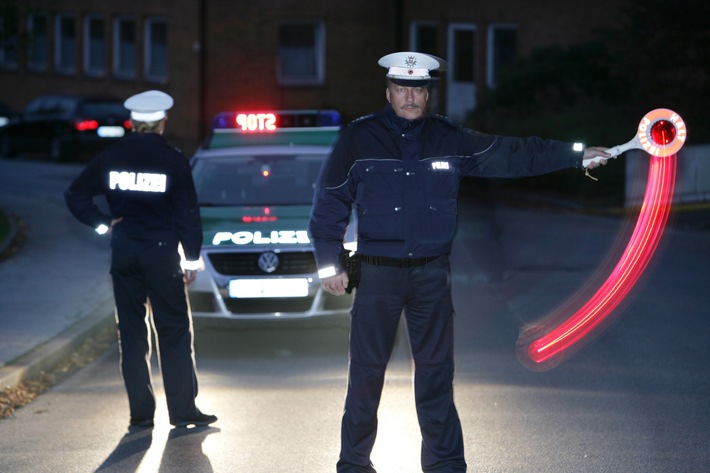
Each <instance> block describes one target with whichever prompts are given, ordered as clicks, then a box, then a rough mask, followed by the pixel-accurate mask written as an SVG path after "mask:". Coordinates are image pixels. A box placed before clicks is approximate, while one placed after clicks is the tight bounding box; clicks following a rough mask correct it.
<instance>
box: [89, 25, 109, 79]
mask: <svg viewBox="0 0 710 473" xmlns="http://www.w3.org/2000/svg"><path fill="white" fill-rule="evenodd" d="M84 72H85V73H86V74H88V75H91V76H103V75H104V74H106V22H105V21H104V19H103V18H100V17H98V16H94V15H89V16H87V17H85V18H84Z"/></svg>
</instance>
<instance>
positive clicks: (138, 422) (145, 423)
mask: <svg viewBox="0 0 710 473" xmlns="http://www.w3.org/2000/svg"><path fill="white" fill-rule="evenodd" d="M130 425H131V427H143V428H148V427H153V419H134V418H132V417H131V424H130Z"/></svg>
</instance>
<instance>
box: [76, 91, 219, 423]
mask: <svg viewBox="0 0 710 473" xmlns="http://www.w3.org/2000/svg"><path fill="white" fill-rule="evenodd" d="M124 105H125V107H126V108H127V109H129V110H130V111H131V125H132V127H133V132H132V133H130V134H129V135H127V136H126V137H125V138H123V139H122V140H121V141H120V142H118V143H116V144H114V145H112V146H110V147H108V148H107V149H106V150H104V151H103V152H101V153H100V154H98V155H97V156H96V157H95V158H94V159H93V160H92V161H91V162H90V163H89V164H88V165H87V167H86V168H85V169H84V171H83V172H82V173H81V174H80V175H79V176H78V177H77V178H76V179H75V180H74V182H72V184H71V185H70V187H69V189H68V190H67V191H66V192H65V194H64V196H65V200H66V203H67V205H68V207H69V210H70V211H71V212H72V214H73V215H74V216H75V217H76V218H77V219H78V220H80V221H81V222H83V223H85V224H87V225H90V226H92V227H93V228H95V229H96V231H97V232H98V233H107V232H108V233H110V234H111V248H112V254H111V277H112V280H113V290H114V298H115V302H116V318H117V321H118V331H119V344H120V354H121V373H122V375H123V380H124V383H125V386H126V391H127V393H128V401H129V407H130V425H131V426H137V427H152V426H153V417H154V414H155V408H156V405H155V397H154V394H153V383H152V377H151V371H150V354H151V341H150V340H151V336H150V328H149V327H150V326H152V327H153V329H154V330H155V332H156V340H157V344H158V356H159V360H160V368H161V372H162V376H163V384H164V387H165V396H166V398H167V404H168V414H169V417H170V423H171V424H172V425H174V426H176V427H187V426H190V425H195V426H204V425H209V424H211V423H213V422H215V421H216V420H217V417H215V416H213V415H207V414H204V413H202V412H200V410H199V409H198V408H197V406H196V405H195V398H196V397H197V376H196V371H195V362H194V349H193V333H192V321H191V316H190V312H189V307H188V302H187V295H186V292H185V284H188V285H189V284H190V283H191V282H192V281H193V280H194V278H195V271H196V270H197V269H198V268H199V263H200V262H199V256H200V247H201V246H202V223H201V220H200V214H199V208H198V206H197V198H196V194H195V186H194V183H193V181H192V174H191V170H190V165H189V163H188V160H187V158H186V157H185V156H184V155H183V154H182V153H180V152H179V151H177V150H176V149H174V148H172V147H170V146H168V144H167V142H166V141H165V139H164V138H163V136H162V135H163V131H164V130H165V124H166V121H167V110H169V109H170V108H171V107H172V105H173V99H172V97H170V96H169V95H167V94H165V93H163V92H160V91H157V90H150V91H147V92H143V93H140V94H137V95H134V96H132V97H130V98H129V99H128V100H126V101H125V103H124ZM99 195H103V196H105V198H106V201H107V203H108V207H109V212H110V213H109V214H106V213H104V212H102V211H101V210H100V209H99V207H98V206H97V205H96V204H95V203H94V200H93V199H94V197H95V196H99ZM179 247H182V251H183V252H184V257H185V260H186V261H185V262H184V263H183V264H182V265H181V256H180V254H179Z"/></svg>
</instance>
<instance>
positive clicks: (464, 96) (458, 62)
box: [446, 23, 479, 123]
mask: <svg viewBox="0 0 710 473" xmlns="http://www.w3.org/2000/svg"><path fill="white" fill-rule="evenodd" d="M447 41H448V47H447V57H448V59H449V73H448V74H446V81H447V95H446V114H447V115H448V117H449V118H451V119H452V120H454V121H457V122H460V123H464V122H465V121H466V120H467V118H468V116H469V115H470V113H471V112H472V111H473V110H475V109H476V106H477V103H478V93H479V90H478V87H477V84H476V65H477V64H478V61H477V51H478V26H476V24H474V23H449V26H448V35H447Z"/></svg>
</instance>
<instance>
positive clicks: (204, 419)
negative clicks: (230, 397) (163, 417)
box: [170, 411, 217, 428]
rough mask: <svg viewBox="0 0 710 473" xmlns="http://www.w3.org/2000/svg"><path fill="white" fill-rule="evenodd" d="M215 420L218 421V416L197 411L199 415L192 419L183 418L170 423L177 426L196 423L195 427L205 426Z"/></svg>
mask: <svg viewBox="0 0 710 473" xmlns="http://www.w3.org/2000/svg"><path fill="white" fill-rule="evenodd" d="M213 422H217V416H213V415H209V414H203V413H202V412H200V411H197V415H196V416H195V417H193V418H191V419H181V420H176V421H172V422H170V423H171V424H173V425H174V426H175V427H180V428H182V427H188V426H190V425H194V426H195V427H204V426H205V425H210V424H211V423H213Z"/></svg>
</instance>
